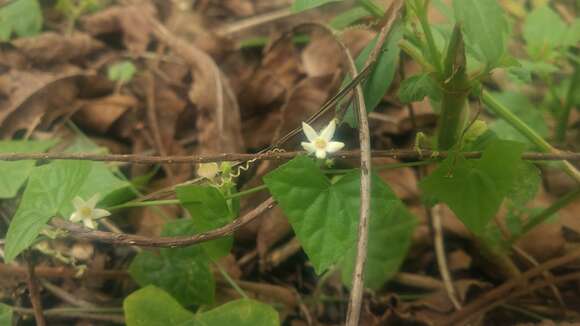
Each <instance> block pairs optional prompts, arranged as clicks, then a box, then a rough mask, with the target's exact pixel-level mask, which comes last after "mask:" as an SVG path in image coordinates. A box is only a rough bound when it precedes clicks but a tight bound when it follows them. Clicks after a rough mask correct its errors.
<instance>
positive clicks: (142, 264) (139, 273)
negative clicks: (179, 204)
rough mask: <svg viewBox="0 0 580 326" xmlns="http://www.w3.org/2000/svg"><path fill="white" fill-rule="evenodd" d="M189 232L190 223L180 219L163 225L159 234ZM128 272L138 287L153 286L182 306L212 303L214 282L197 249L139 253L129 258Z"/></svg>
mask: <svg viewBox="0 0 580 326" xmlns="http://www.w3.org/2000/svg"><path fill="white" fill-rule="evenodd" d="M193 230H194V227H193V224H192V223H191V220H190V219H182V220H177V221H173V222H169V223H167V224H166V225H165V228H164V230H163V233H162V235H164V236H177V235H191V234H194V232H193ZM129 273H130V274H131V276H132V277H133V278H134V279H135V281H137V283H139V285H141V286H147V285H150V284H153V285H156V286H158V287H160V288H162V289H164V290H165V291H167V292H169V293H170V294H171V295H172V296H173V297H174V298H175V299H177V300H178V301H179V302H180V303H181V304H182V305H185V306H188V305H191V304H210V303H212V302H213V298H214V290H215V282H214V279H213V275H212V273H211V270H210V268H209V259H208V257H207V255H206V253H205V252H204V250H203V249H202V248H201V247H200V246H191V247H188V248H175V249H160V250H159V254H158V255H157V254H154V253H152V252H148V251H142V252H140V253H139V254H138V255H137V256H136V257H135V259H133V262H132V263H131V266H130V267H129Z"/></svg>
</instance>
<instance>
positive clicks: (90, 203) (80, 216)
mask: <svg viewBox="0 0 580 326" xmlns="http://www.w3.org/2000/svg"><path fill="white" fill-rule="evenodd" d="M98 201H99V194H95V195H94V196H93V197H91V199H89V200H87V201H84V200H83V199H82V198H81V197H79V196H77V197H75V198H74V199H73V205H74V207H75V211H74V213H72V214H71V216H70V220H71V221H72V222H75V223H78V222H83V224H84V225H85V226H86V227H88V228H90V229H96V228H97V223H95V220H96V219H99V218H101V217H105V216H109V215H111V213H109V212H108V211H107V210H104V209H101V208H95V206H96V205H97V202H98Z"/></svg>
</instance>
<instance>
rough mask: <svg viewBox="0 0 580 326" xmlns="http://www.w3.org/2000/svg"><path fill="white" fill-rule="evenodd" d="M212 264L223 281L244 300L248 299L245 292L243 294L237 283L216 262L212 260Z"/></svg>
mask: <svg viewBox="0 0 580 326" xmlns="http://www.w3.org/2000/svg"><path fill="white" fill-rule="evenodd" d="M212 263H213V264H214V265H215V267H217V269H218V270H219V271H220V273H221V274H222V276H223V277H224V279H225V280H226V281H227V282H228V283H229V284H230V286H231V287H232V288H233V289H234V290H236V292H238V294H239V295H240V296H241V297H242V298H245V299H248V295H247V294H246V292H244V290H242V288H241V287H240V286H239V285H238V283H236V281H234V280H233V279H232V277H231V276H230V274H228V272H226V270H225V269H224V268H223V267H222V266H221V265H220V264H219V263H218V262H216V261H214V260H212Z"/></svg>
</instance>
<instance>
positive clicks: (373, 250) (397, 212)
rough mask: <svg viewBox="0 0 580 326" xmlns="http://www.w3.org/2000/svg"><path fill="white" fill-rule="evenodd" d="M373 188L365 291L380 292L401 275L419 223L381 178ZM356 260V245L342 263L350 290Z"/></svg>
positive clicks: (344, 277) (374, 179)
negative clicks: (379, 290) (378, 290)
mask: <svg viewBox="0 0 580 326" xmlns="http://www.w3.org/2000/svg"><path fill="white" fill-rule="evenodd" d="M372 187H373V196H372V201H371V205H372V208H371V220H370V227H369V242H368V251H367V262H366V265H365V278H364V282H365V287H367V288H371V289H375V290H376V289H379V288H381V287H382V286H383V284H385V282H386V281H387V280H389V279H390V278H391V277H393V276H394V275H395V274H396V273H397V272H398V270H399V267H400V266H401V264H402V263H403V260H404V259H405V257H406V255H407V251H408V250H409V247H410V245H411V240H412V236H413V231H414V229H415V226H416V224H417V221H416V218H415V216H413V215H412V214H411V213H409V211H408V210H407V208H406V207H405V205H403V203H402V202H401V201H400V200H399V199H398V198H396V197H395V196H394V194H393V193H392V191H391V189H390V188H389V187H388V186H387V185H386V184H385V183H384V182H383V181H382V180H381V179H380V178H378V177H376V176H373V180H372ZM355 259H356V245H355V246H352V247H351V248H350V250H349V251H348V253H347V254H346V255H345V259H344V260H343V261H342V262H341V266H342V270H341V275H342V282H343V283H344V284H345V285H346V286H348V287H350V286H351V284H352V273H353V270H354V263H355Z"/></svg>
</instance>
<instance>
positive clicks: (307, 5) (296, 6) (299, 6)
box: [292, 0, 342, 12]
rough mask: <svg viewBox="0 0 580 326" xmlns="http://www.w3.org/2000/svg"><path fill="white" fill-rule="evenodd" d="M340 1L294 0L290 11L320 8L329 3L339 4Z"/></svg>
mask: <svg viewBox="0 0 580 326" xmlns="http://www.w3.org/2000/svg"><path fill="white" fill-rule="evenodd" d="M339 1H342V0H294V2H293V3H292V11H293V12H300V11H304V10H308V9H312V8H316V7H320V6H322V5H325V4H327V3H330V2H339Z"/></svg>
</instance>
